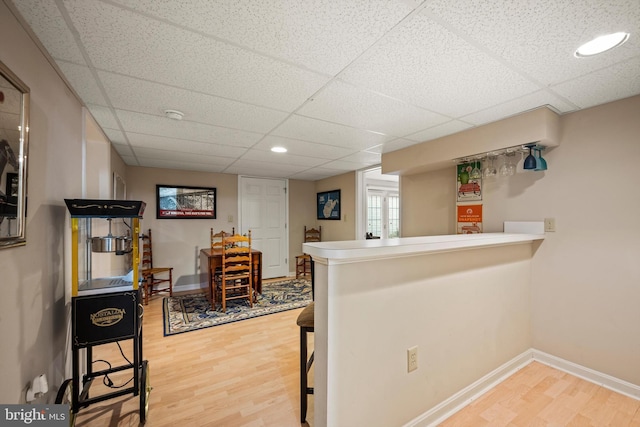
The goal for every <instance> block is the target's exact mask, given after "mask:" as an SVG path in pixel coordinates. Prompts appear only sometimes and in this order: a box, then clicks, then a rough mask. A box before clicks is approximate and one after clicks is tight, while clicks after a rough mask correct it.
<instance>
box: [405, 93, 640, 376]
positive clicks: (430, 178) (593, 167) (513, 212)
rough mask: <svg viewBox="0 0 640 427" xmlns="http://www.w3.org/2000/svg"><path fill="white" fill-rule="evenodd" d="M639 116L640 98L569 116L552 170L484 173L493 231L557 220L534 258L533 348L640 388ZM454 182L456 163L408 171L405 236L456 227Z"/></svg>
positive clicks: (487, 225)
mask: <svg viewBox="0 0 640 427" xmlns="http://www.w3.org/2000/svg"><path fill="white" fill-rule="evenodd" d="M639 118H640V96H636V97H632V98H628V99H625V100H621V101H618V102H613V103H610V104H606V105H602V106H599V107H595V108H591V109H588V110H584V111H580V112H576V113H573V114H567V115H565V116H562V117H561V122H560V124H561V132H560V134H561V140H560V145H559V146H558V147H556V148H554V149H553V150H550V151H548V152H546V153H545V158H546V160H547V163H548V165H549V169H548V170H547V171H546V172H526V173H519V174H516V175H515V176H513V177H510V178H507V179H494V180H485V182H484V194H483V202H482V203H483V205H484V207H483V214H484V218H483V220H484V230H485V231H486V232H495V231H502V223H503V221H505V220H523V221H526V220H538V221H540V220H543V219H544V218H547V217H553V218H555V220H556V227H557V231H556V232H555V233H547V236H546V239H545V241H544V242H543V243H542V245H541V246H540V248H539V249H538V250H537V252H536V254H535V256H534V263H533V273H532V274H533V283H532V290H531V305H532V325H531V327H532V331H533V347H534V348H536V349H538V350H542V351H545V352H547V353H550V354H553V355H555V356H558V357H561V358H564V359H567V360H569V361H571V362H574V363H578V364H581V365H584V366H586V367H588V368H591V369H595V370H597V371H600V372H603V373H606V374H609V375H612V376H614V377H617V378H620V379H622V380H625V381H628V382H631V383H633V384H636V385H640V364H638V360H640V310H639V309H638V301H640V286H638V283H640V267H639V265H638V259H640V244H639V243H638V242H640V228H638V227H637V226H636V222H637V218H638V214H637V212H639V211H640V197H638V194H639V193H638V189H637V184H636V179H635V175H636V172H635V171H636V170H637V168H638V164H640V143H639V138H640V120H639ZM454 180H455V169H454V166H451V167H450V168H447V169H445V170H442V171H437V172H430V173H425V174H420V175H411V176H406V177H402V183H401V185H402V212H403V221H404V222H403V232H404V231H405V230H406V231H407V234H405V235H416V234H420V233H422V232H425V233H427V234H431V233H432V232H433V234H442V233H453V232H454V230H455V229H454V228H452V226H451V225H452V221H453V218H455V211H454V207H455V181H454ZM425 221H427V222H430V221H434V222H437V224H433V225H430V224H429V225H427V224H426V223H425ZM403 234H404V233H403Z"/></svg>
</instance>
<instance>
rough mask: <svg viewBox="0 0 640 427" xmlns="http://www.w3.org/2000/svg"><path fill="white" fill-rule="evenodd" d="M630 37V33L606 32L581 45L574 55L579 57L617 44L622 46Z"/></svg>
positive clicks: (596, 52)
mask: <svg viewBox="0 0 640 427" xmlns="http://www.w3.org/2000/svg"><path fill="white" fill-rule="evenodd" d="M628 38H629V33H623V32H618V33H613V34H605V35H604V36H600V37H596V38H595V39H593V40H591V41H590V42H587V43H585V44H583V45H582V46H580V47H579V48H578V50H576V51H575V53H574V55H575V56H576V57H578V58H582V57H585V56H593V55H597V54H599V53H602V52H605V51H607V50H609V49H613V48H614V47H616V46H620V45H621V44H622V43H624V42H626V41H627V39H628Z"/></svg>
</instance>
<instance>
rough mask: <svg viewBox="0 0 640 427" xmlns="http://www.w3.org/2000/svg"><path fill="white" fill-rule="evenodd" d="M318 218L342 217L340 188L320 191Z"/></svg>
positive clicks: (337, 218)
mask: <svg viewBox="0 0 640 427" xmlns="http://www.w3.org/2000/svg"><path fill="white" fill-rule="evenodd" d="M317 211H318V216H317V218H318V219H335V220H339V219H340V190H332V191H323V192H320V193H318V206H317Z"/></svg>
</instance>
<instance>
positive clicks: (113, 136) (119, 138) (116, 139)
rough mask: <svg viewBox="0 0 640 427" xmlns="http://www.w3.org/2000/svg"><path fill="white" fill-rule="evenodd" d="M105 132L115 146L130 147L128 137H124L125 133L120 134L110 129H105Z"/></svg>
mask: <svg viewBox="0 0 640 427" xmlns="http://www.w3.org/2000/svg"><path fill="white" fill-rule="evenodd" d="M103 130H104V134H105V135H106V136H107V138H108V139H109V141H111V142H112V143H113V144H120V145H129V143H128V142H127V139H126V137H125V136H124V133H122V132H120V131H119V130H117V129H109V128H103Z"/></svg>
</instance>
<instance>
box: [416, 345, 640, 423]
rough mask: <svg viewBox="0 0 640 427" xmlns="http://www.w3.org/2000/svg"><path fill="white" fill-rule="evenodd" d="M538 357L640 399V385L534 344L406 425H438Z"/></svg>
mask: <svg viewBox="0 0 640 427" xmlns="http://www.w3.org/2000/svg"><path fill="white" fill-rule="evenodd" d="M534 360H535V361H537V362H540V363H543V364H545V365H548V366H551V367H552V368H555V369H559V370H561V371H563V372H566V373H568V374H571V375H574V376H576V377H579V378H582V379H584V380H586V381H589V382H592V383H594V384H597V385H599V386H602V387H605V388H608V389H609V390H612V391H615V392H616V393H620V394H623V395H625V396H629V397H631V398H633V399H636V400H640V386H637V385H635V384H632V383H629V382H626V381H624V380H621V379H619V378H615V377H612V376H610V375H607V374H604V373H602V372H598V371H594V370H593V369H590V368H587V367H585V366H581V365H578V364H576V363H573V362H569V361H568V360H564V359H561V358H559V357H556V356H553V355H551V354H548V353H545V352H543V351H540V350H536V349H533V348H531V349H529V350H527V351H525V352H524V353H522V354H520V355H518V356H516V357H514V358H513V359H511V360H510V361H508V362H507V363H505V364H504V365H502V366H500V367H498V368H496V369H495V370H493V371H492V372H490V373H488V374H487V375H485V376H484V377H482V378H480V379H479V380H478V381H476V382H474V383H473V384H470V385H469V386H467V387H465V388H464V389H462V390H460V391H459V392H457V393H455V394H454V395H453V396H451V397H449V398H448V399H446V400H444V401H443V402H441V403H439V404H438V405H436V406H434V407H433V408H431V409H430V410H428V411H427V412H425V413H423V414H422V415H420V416H418V417H416V418H414V419H413V420H411V421H409V422H408V423H407V424H405V425H404V427H431V426H437V425H438V424H440V423H441V422H442V421H444V420H445V419H447V418H449V417H450V416H452V415H453V414H455V413H456V412H458V411H460V410H461V409H463V408H464V407H465V406H467V405H469V404H470V403H471V402H473V401H475V400H477V399H478V398H480V397H481V396H482V395H483V394H484V393H486V392H487V391H489V390H490V389H492V388H493V387H495V386H496V385H498V384H500V383H501V382H502V381H504V380H505V379H507V378H508V377H510V376H511V375H513V374H514V373H515V372H517V371H518V370H520V369H522V368H524V367H525V366H527V365H528V364H529V363H531V362H533V361H534Z"/></svg>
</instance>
